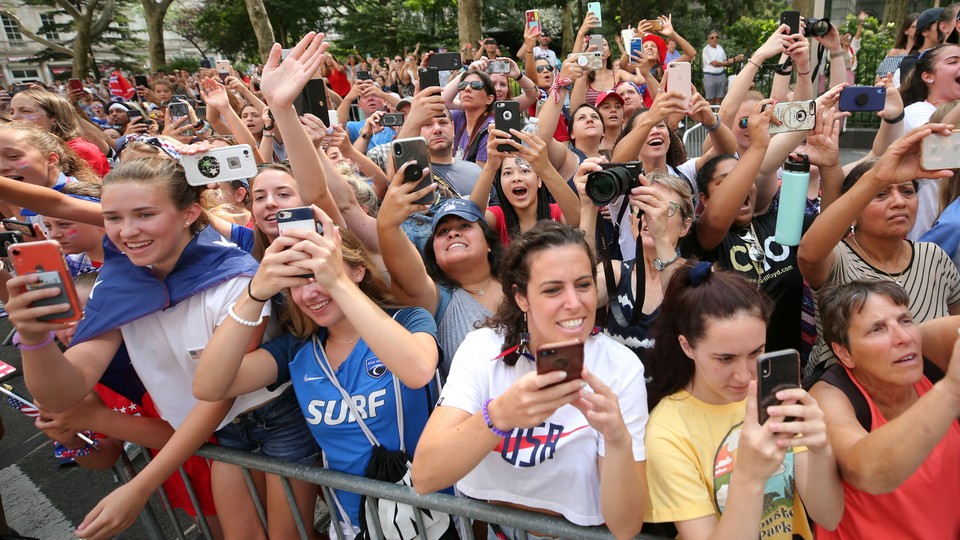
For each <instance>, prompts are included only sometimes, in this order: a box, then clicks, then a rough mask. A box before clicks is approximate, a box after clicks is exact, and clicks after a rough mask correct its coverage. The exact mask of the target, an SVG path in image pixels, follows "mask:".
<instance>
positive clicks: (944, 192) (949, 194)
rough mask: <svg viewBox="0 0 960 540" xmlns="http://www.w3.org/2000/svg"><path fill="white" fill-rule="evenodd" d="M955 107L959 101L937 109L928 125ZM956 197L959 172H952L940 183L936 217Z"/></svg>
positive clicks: (959, 181)
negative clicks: (938, 209) (950, 176)
mask: <svg viewBox="0 0 960 540" xmlns="http://www.w3.org/2000/svg"><path fill="white" fill-rule="evenodd" d="M957 105H960V100H954V101H948V102H947V103H944V104H943V105H941V106H939V107H937V110H935V111H933V114H931V115H930V120H929V122H928V123H930V124H936V123H939V122H943V120H944V119H945V118H946V117H947V115H948V114H950V112H951V111H953V109H954V108H956V106H957ZM957 197H960V171H954V172H953V178H950V179H944V180H942V181H941V182H940V196H939V202H940V211H939V212H937V215H939V214H942V213H943V211H944V210H946V209H947V207H948V206H950V203H952V202H953V201H954V200H956V199H957Z"/></svg>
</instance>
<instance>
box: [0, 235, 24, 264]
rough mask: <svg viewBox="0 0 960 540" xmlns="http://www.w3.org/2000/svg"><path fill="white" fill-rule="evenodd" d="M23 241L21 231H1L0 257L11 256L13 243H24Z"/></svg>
mask: <svg viewBox="0 0 960 540" xmlns="http://www.w3.org/2000/svg"><path fill="white" fill-rule="evenodd" d="M22 243H23V233H21V232H20V231H3V232H0V257H2V258H7V257H9V256H10V246H12V245H13V244H22Z"/></svg>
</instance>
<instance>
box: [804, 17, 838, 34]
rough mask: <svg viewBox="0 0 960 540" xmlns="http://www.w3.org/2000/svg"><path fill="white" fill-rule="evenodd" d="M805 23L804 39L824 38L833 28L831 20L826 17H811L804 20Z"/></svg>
mask: <svg viewBox="0 0 960 540" xmlns="http://www.w3.org/2000/svg"><path fill="white" fill-rule="evenodd" d="M804 22H805V23H806V27H805V28H804V31H803V34H804V37H823V36H825V35H827V34H828V33H829V32H830V27H831V26H833V25H832V24H830V19H828V18H826V17H824V18H822V19H815V18H813V17H810V18H809V19H804Z"/></svg>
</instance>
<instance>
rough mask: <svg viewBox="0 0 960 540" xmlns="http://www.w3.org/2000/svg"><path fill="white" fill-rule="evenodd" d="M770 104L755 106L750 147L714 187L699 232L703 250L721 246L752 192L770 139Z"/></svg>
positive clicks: (751, 123)
mask: <svg viewBox="0 0 960 540" xmlns="http://www.w3.org/2000/svg"><path fill="white" fill-rule="evenodd" d="M771 103H772V100H769V99H765V100H763V101H759V102H757V104H756V105H754V107H753V110H752V111H751V113H750V119H749V120H748V121H747V125H748V126H749V129H750V148H748V149H747V151H746V152H745V153H744V154H743V155H742V156H740V160H739V161H738V162H737V164H736V166H735V167H734V168H733V170H732V171H730V173H729V174H727V176H726V178H724V179H723V181H722V182H720V185H718V186H716V187H714V188H713V193H711V194H710V196H709V202H708V203H707V204H706V205H705V208H704V210H703V213H702V214H700V221H699V225H698V226H697V229H696V234H697V240H698V241H699V243H700V245H701V246H703V248H704V249H707V250H710V249H713V248H715V247H717V246H718V245H720V242H721V241H723V237H724V236H725V235H726V234H727V231H729V230H730V226H731V225H733V221H734V219H735V218H736V217H737V214H738V213H739V212H740V207H741V206H743V201H744V199H746V198H747V195H749V194H750V189H751V188H752V187H753V182H754V178H756V176H757V170H759V168H760V163H761V161H762V160H763V155H764V154H765V153H766V151H767V145H768V144H769V140H770V134H769V132H768V131H767V126H768V125H769V124H770V118H771V116H772V115H773V110H772V108H770V107H767V105H770V104H771Z"/></svg>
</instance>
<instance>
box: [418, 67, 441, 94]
mask: <svg viewBox="0 0 960 540" xmlns="http://www.w3.org/2000/svg"><path fill="white" fill-rule="evenodd" d="M418 73H419V75H420V91H421V92H422V91H423V89H424V88H431V87H434V86H438V87H439V86H440V70H438V69H437V68H435V67H425V68H424V67H422V68H419V69H418Z"/></svg>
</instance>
